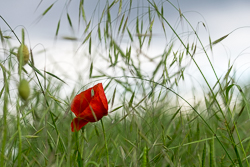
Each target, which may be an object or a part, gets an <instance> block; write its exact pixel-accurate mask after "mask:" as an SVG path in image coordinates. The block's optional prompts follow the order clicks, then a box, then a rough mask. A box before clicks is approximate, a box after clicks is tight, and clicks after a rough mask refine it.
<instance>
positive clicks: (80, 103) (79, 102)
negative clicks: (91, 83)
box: [71, 88, 91, 117]
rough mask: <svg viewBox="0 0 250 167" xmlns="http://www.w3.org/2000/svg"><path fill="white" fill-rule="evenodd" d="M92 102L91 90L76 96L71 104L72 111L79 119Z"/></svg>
mask: <svg viewBox="0 0 250 167" xmlns="http://www.w3.org/2000/svg"><path fill="white" fill-rule="evenodd" d="M90 101H91V88H90V89H87V90H85V91H83V92H81V93H80V94H78V95H76V96H75V98H74V99H73V101H72V103H71V111H72V112H73V113H74V114H75V115H76V116H77V117H78V115H79V114H80V113H81V112H83V111H84V110H85V109H86V108H87V107H88V106H89V103H90Z"/></svg>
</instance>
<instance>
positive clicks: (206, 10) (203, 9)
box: [0, 0, 250, 79]
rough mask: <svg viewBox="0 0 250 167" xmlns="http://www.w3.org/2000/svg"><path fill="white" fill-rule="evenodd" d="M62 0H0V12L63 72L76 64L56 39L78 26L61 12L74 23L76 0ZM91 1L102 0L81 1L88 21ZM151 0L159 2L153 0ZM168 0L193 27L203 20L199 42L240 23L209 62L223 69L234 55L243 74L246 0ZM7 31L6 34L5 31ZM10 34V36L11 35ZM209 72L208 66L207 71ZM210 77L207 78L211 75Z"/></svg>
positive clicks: (247, 41)
mask: <svg viewBox="0 0 250 167" xmlns="http://www.w3.org/2000/svg"><path fill="white" fill-rule="evenodd" d="M53 2H55V4H54V6H53V7H52V8H51V10H50V11H49V12H48V13H47V14H46V15H45V16H44V17H42V18H41V17H40V16H41V14H42V13H43V12H44V11H45V9H47V8H48V7H49V6H50V5H51V4H52V3H53ZM65 2H68V1H52V0H43V1H42V0H41V1H40V0H0V15H1V16H2V17H3V18H4V19H5V20H6V21H7V22H8V24H9V25H10V26H11V27H12V28H13V29H14V30H15V32H16V33H17V34H18V35H19V37H20V32H21V28H22V27H25V28H26V30H27V32H28V34H29V43H28V45H30V46H31V47H33V48H35V50H37V51H39V50H41V49H42V48H43V47H45V48H46V49H48V52H47V53H46V57H47V58H48V57H51V58H52V59H53V60H57V61H54V63H55V62H57V63H61V64H62V66H63V67H64V69H60V70H63V71H64V72H69V71H71V70H72V71H74V70H75V71H77V69H75V65H74V62H72V61H71V56H73V52H72V51H73V50H74V49H75V47H74V45H72V43H71V42H70V41H60V39H61V37H62V36H72V35H76V36H77V35H81V34H82V31H83V30H81V29H80V30H79V29H78V28H77V26H75V29H74V30H75V32H72V30H71V29H70V26H69V24H68V22H67V17H66V13H67V11H68V13H69V15H70V17H71V19H72V23H73V24H74V25H77V23H78V5H79V1H78V0H73V1H71V4H70V6H69V7H68V8H65ZM97 2H100V4H99V5H104V4H105V3H103V2H104V0H103V1H97V0H93V1H90V0H85V12H86V17H87V19H88V20H89V19H91V18H93V19H97V20H98V18H96V17H97V16H96V15H98V12H99V15H100V11H98V9H97V11H96V12H93V11H94V9H95V5H96V3H97ZM127 2H128V1H126V0H123V3H124V4H126V3H127ZM156 2H164V1H160V0H158V1H156ZM171 2H173V4H174V5H176V6H177V7H179V8H180V9H181V12H182V13H183V14H184V15H185V16H186V18H187V19H188V20H189V21H190V23H191V24H192V25H193V26H194V27H197V25H198V23H199V22H204V23H205V24H206V28H207V30H206V31H205V30H204V29H203V30H202V29H201V30H199V32H200V33H201V34H199V35H200V36H201V39H202V40H203V43H204V45H207V44H208V36H209V35H210V36H211V38H212V41H214V40H216V39H218V38H220V37H222V36H224V35H226V34H228V33H230V32H231V31H233V30H235V29H237V28H240V27H245V28H240V29H238V30H236V31H234V32H233V33H232V34H230V35H229V36H228V37H227V38H226V39H224V40H223V42H222V43H220V44H218V45H216V46H214V52H213V61H214V66H215V67H216V69H217V70H218V72H219V74H223V73H225V72H226V70H227V64H228V60H229V59H231V61H234V60H236V62H237V63H235V68H236V69H237V71H239V74H238V79H240V78H244V77H240V76H241V75H242V76H244V74H249V73H250V69H248V68H249V67H250V58H249V56H250V55H249V54H250V49H247V47H249V46H250V28H249V27H247V26H250V10H249V9H250V1H249V0H241V1H233V0H220V1H218V0H207V1H199V0H179V1H176V0H172V1H171ZM101 3H103V4H101ZM138 3H139V4H140V5H141V6H143V5H145V4H146V0H145V1H139V0H138V1H134V5H137V4H138ZM165 4H166V5H165V6H166V8H164V9H165V11H164V13H165V14H166V18H167V19H168V20H169V22H170V23H171V24H176V22H178V18H179V15H178V12H177V11H176V10H175V9H174V8H173V7H172V6H171V5H170V4H168V2H165ZM135 11H136V10H135ZM95 14H96V15H95ZM135 14H136V12H135ZM135 16H136V15H135ZM59 19H61V28H60V31H59V35H58V40H57V42H56V44H55V42H54V35H55V32H56V27H57V23H58V21H59ZM0 28H1V30H8V27H7V25H6V24H5V23H4V22H3V21H2V20H0ZM156 29H157V27H156ZM203 33H204V34H203ZM9 34H10V35H11V32H10V33H9ZM155 34H156V35H157V32H155ZM161 35H162V34H161ZM11 36H12V37H14V36H13V35H11ZM158 39H159V40H158V43H154V44H152V47H155V48H156V50H158V49H157V47H158V48H159V47H164V46H161V45H160V44H159V41H161V40H164V38H163V39H160V37H159V38H158ZM12 42H13V43H14V44H16V45H17V41H16V40H15V39H14V38H13V40H12ZM39 43H40V44H42V46H41V45H40V46H37V44H39ZM244 49H246V50H244ZM242 51H243V52H242ZM71 52H72V53H71ZM69 55H70V56H69ZM58 58H59V59H58ZM35 59H36V60H35V61H37V62H39V63H38V64H37V65H38V66H39V67H40V68H43V66H44V65H43V63H42V62H44V61H42V60H44V57H43V56H37V57H35ZM197 60H198V61H199V63H201V65H202V63H204V57H202V58H201V59H199V58H197ZM50 65H53V64H47V68H49V67H50ZM204 66H205V67H206V66H208V65H207V64H205V65H204ZM65 69H67V70H65ZM210 72H211V71H209V70H208V72H207V73H210ZM55 73H56V72H55ZM205 73H206V70H205ZM208 75H209V74H208ZM208 77H209V76H208ZM212 78H213V77H211V79H212Z"/></svg>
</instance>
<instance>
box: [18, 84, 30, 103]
mask: <svg viewBox="0 0 250 167" xmlns="http://www.w3.org/2000/svg"><path fill="white" fill-rule="evenodd" d="M18 92H19V95H20V97H21V98H22V99H23V100H27V99H28V97H29V95H30V86H29V82H28V81H26V80H25V79H22V80H21V81H20V83H19V86H18Z"/></svg>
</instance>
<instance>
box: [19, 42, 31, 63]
mask: <svg viewBox="0 0 250 167" xmlns="http://www.w3.org/2000/svg"><path fill="white" fill-rule="evenodd" d="M21 56H22V57H21ZM29 58H30V53H29V49H28V47H27V46H26V45H24V44H21V45H20V47H19V48H18V53H17V59H18V61H19V63H20V61H21V60H23V61H22V65H25V64H27V63H28V61H29Z"/></svg>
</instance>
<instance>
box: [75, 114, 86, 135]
mask: <svg viewBox="0 0 250 167" xmlns="http://www.w3.org/2000/svg"><path fill="white" fill-rule="evenodd" d="M87 123H88V121H86V120H84V119H81V118H77V117H76V118H74V119H73V120H72V122H71V131H72V132H75V131H79V130H80V129H81V128H82V127H84V126H85V125H86V124H87Z"/></svg>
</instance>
